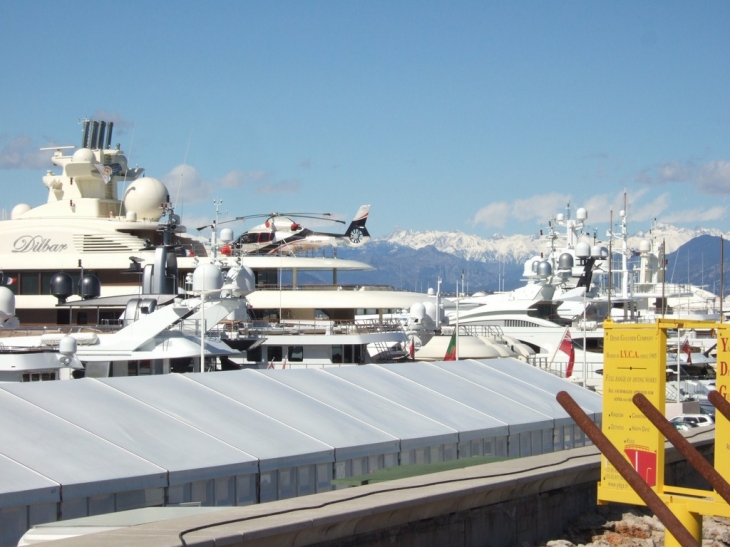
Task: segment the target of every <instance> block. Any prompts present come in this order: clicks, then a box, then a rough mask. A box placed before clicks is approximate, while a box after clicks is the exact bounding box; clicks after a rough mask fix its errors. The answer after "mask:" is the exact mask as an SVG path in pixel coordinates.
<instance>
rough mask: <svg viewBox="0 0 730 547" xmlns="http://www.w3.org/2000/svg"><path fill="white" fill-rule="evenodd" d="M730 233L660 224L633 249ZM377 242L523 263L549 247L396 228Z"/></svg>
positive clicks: (535, 240)
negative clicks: (649, 243) (650, 243)
mask: <svg viewBox="0 0 730 547" xmlns="http://www.w3.org/2000/svg"><path fill="white" fill-rule="evenodd" d="M729 234H730V233H726V234H724V233H723V232H721V231H720V230H710V229H705V228H695V229H688V228H678V227H676V226H671V225H669V224H660V223H657V224H655V225H654V227H653V228H652V229H651V230H650V231H647V232H643V231H641V232H638V233H636V234H634V235H631V236H629V240H628V241H629V247H630V248H638V246H639V242H640V241H641V240H644V239H647V240H650V241H652V242H653V243H654V245H655V247H654V248H657V246H658V244H660V243H662V242H664V243H665V246H666V247H665V252H666V253H667V254H669V253H673V252H674V251H676V250H677V249H679V248H680V247H681V246H682V245H684V244H685V243H687V242H689V241H691V240H692V239H694V238H696V237H699V236H702V235H711V236H715V237H720V236H724V237H725V239H727V238H728V235H729ZM586 236H587V237H590V238H593V234H592V233H591V234H588V233H586ZM598 239H599V240H602V241H603V242H604V244H606V245H607V238H606V237H605V236H604V237H603V238H601V236H600V234H599V236H598ZM375 241H379V242H382V243H391V244H395V245H401V246H404V247H410V248H411V249H414V250H419V249H422V248H424V247H428V246H433V247H435V248H436V249H438V250H439V251H441V252H443V253H447V254H451V255H454V256H456V257H458V258H462V259H465V260H471V261H475V262H490V261H500V260H502V261H515V262H523V261H525V260H527V259H528V258H530V257H532V256H535V255H536V254H539V253H541V252H546V251H548V250H549V247H548V242H547V240H546V238H545V237H544V236H542V237H541V236H540V235H531V236H530V235H511V236H505V235H501V234H495V235H494V236H492V237H491V238H488V239H485V238H482V237H479V236H476V235H472V234H465V233H463V232H458V231H454V232H439V231H435V230H427V231H422V232H415V231H413V230H402V229H395V230H394V231H393V232H392V233H390V234H389V235H388V236H386V237H384V238H378V239H376V240H375ZM614 244H615V243H614Z"/></svg>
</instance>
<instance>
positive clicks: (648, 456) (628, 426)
mask: <svg viewBox="0 0 730 547" xmlns="http://www.w3.org/2000/svg"><path fill="white" fill-rule="evenodd" d="M604 330H605V338H604V344H603V356H604V358H603V359H604V360H603V433H604V434H605V435H606V437H607V438H608V440H610V441H611V444H613V445H614V446H615V447H616V448H618V450H619V452H621V453H622V454H623V455H624V456H626V458H627V459H628V460H629V461H630V462H631V464H632V465H633V466H634V469H636V471H637V472H638V473H639V474H640V475H641V477H642V478H643V479H644V480H645V481H646V483H647V484H648V485H649V486H651V487H652V488H655V489H656V486H657V485H659V484H663V483H664V437H663V436H662V434H661V433H659V431H658V430H657V429H656V428H655V427H654V426H653V425H652V424H651V422H650V421H649V419H648V418H647V417H646V416H644V415H643V414H642V413H641V412H640V411H639V409H638V408H636V406H635V405H634V403H633V401H632V397H633V396H634V394H635V393H643V394H644V395H645V396H646V398H647V399H648V400H649V401H650V402H651V403H652V404H653V405H654V406H656V407H657V408H661V409H663V408H664V399H665V395H664V392H665V387H666V372H665V371H666V362H667V357H666V347H667V335H666V332H665V331H664V330H663V329H661V328H659V326H658V325H657V324H651V323H647V324H640V325H635V324H634V325H626V324H614V323H613V322H610V321H606V322H605V323H604ZM598 497H599V500H605V501H616V502H621V503H637V504H642V503H643V502H642V501H641V499H640V498H639V496H638V495H637V494H636V493H635V492H634V491H633V490H632V489H631V487H629V485H628V484H627V483H626V481H624V479H623V478H622V477H621V475H620V474H619V473H618V471H616V469H615V468H614V467H613V465H611V463H610V462H609V461H608V460H607V459H606V458H605V456H604V457H603V458H602V462H601V482H600V484H599V496H598Z"/></svg>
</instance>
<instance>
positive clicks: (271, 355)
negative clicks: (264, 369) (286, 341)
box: [266, 346, 283, 362]
mask: <svg viewBox="0 0 730 547" xmlns="http://www.w3.org/2000/svg"><path fill="white" fill-rule="evenodd" d="M267 350H268V351H267V354H266V355H267V360H268V361H269V362H271V361H281V356H282V355H283V352H282V347H281V346H269V347H268V348H267Z"/></svg>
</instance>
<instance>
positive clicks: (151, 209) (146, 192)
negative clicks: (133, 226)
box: [124, 177, 169, 220]
mask: <svg viewBox="0 0 730 547" xmlns="http://www.w3.org/2000/svg"><path fill="white" fill-rule="evenodd" d="M168 197H169V194H168V192H167V188H166V187H165V185H164V184H162V183H161V182H160V181H159V180H157V179H153V178H152V177H142V178H141V179H137V180H135V181H134V182H133V183H132V184H130V185H129V188H127V191H126V192H124V207H125V208H126V210H127V211H128V212H129V211H133V212H135V213H137V218H142V219H147V220H160V218H162V214H163V210H162V204H163V203H167V202H168V201H169V199H168Z"/></svg>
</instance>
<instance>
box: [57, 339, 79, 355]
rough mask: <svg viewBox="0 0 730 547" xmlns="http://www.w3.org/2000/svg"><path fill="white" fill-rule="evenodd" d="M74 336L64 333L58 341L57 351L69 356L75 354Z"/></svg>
mask: <svg viewBox="0 0 730 547" xmlns="http://www.w3.org/2000/svg"><path fill="white" fill-rule="evenodd" d="M76 345H77V343H76V338H74V337H73V336H69V335H66V336H64V337H63V338H61V339H60V340H59V341H58V353H60V354H61V355H65V356H66V357H71V356H72V355H75V354H76Z"/></svg>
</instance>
